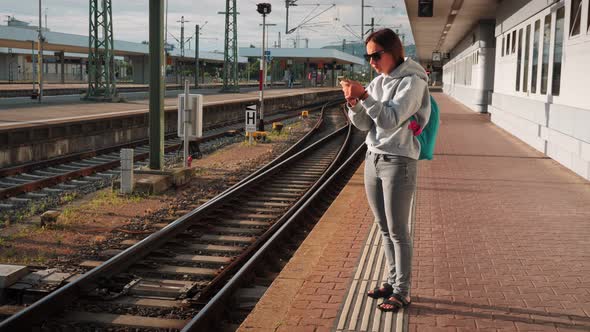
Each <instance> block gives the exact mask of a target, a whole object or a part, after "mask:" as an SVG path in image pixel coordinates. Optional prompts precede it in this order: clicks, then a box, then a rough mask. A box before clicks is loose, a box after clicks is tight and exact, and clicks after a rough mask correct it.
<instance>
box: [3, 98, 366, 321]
mask: <svg viewBox="0 0 590 332" xmlns="http://www.w3.org/2000/svg"><path fill="white" fill-rule="evenodd" d="M336 128H338V129H336ZM362 142H363V135H362V134H360V133H359V132H357V131H356V130H355V129H353V127H351V126H350V124H348V122H347V120H346V117H345V116H344V113H343V112H342V111H341V110H339V109H335V110H334V109H326V110H324V112H323V117H322V120H321V122H320V124H319V125H318V126H317V128H316V130H314V131H312V132H310V133H309V134H308V135H306V136H305V137H304V139H302V141H301V142H300V143H298V144H297V146H296V147H295V148H293V149H291V150H290V151H287V152H286V153H284V154H283V155H281V156H279V157H278V158H277V159H275V160H274V161H273V162H271V163H270V164H269V165H267V166H266V167H264V168H262V169H261V170H259V171H257V172H255V173H254V174H252V175H251V176H249V177H247V178H246V179H244V180H242V181H241V182H240V183H238V184H236V185H234V186H233V187H231V188H229V189H228V190H226V191H225V192H224V193H222V194H220V195H218V196H217V197H215V198H214V199H212V200H210V201H208V202H207V203H205V204H203V205H202V206H200V207H198V208H197V209H195V210H193V211H190V212H189V213H188V214H186V215H184V216H183V217H181V218H179V219H177V220H175V221H173V222H172V223H170V224H169V225H168V226H166V227H164V228H163V229H162V230H160V231H159V232H157V233H154V234H152V235H150V236H149V237H147V238H145V239H143V240H141V241H138V242H137V243H135V244H133V243H134V241H129V242H128V244H133V245H132V246H131V247H129V248H127V249H125V250H123V251H122V252H120V253H118V254H116V255H115V256H114V257H109V254H105V255H104V256H103V257H104V260H105V261H100V260H99V261H97V262H96V265H97V267H96V268H94V269H93V270H91V271H89V272H88V273H86V274H84V275H82V276H81V277H80V278H78V279H77V280H75V281H73V282H71V283H69V284H67V285H66V286H64V287H62V288H60V289H59V290H57V291H56V292H54V293H52V294H50V295H48V296H47V297H45V298H43V299H42V300H40V301H38V302H36V303H35V304H33V305H32V306H30V307H28V308H27V309H25V310H23V311H21V312H19V313H18V314H16V315H14V316H12V317H10V318H8V319H7V320H5V321H4V322H2V323H1V324H0V331H20V330H23V331H24V330H31V329H33V328H40V330H41V331H44V330H45V331H54V330H59V329H62V330H63V329H66V330H67V329H68V328H88V327H91V328H107V329H108V330H111V329H112V330H115V331H117V330H126V329H134V330H139V331H153V330H170V331H175V330H186V331H207V330H208V327H205V326H208V325H209V324H211V322H212V321H215V319H213V317H216V316H217V315H219V310H220V308H224V306H225V305H224V302H225V301H227V299H228V297H229V296H231V294H232V292H234V291H235V290H236V289H237V287H239V285H240V284H242V283H243V282H245V281H244V280H247V278H246V276H251V275H252V269H253V268H254V267H255V266H256V265H257V264H260V259H261V257H264V256H265V255H267V253H266V252H267V251H268V250H270V249H269V248H272V246H274V245H276V240H277V239H280V238H281V237H284V236H287V237H288V236H289V235H288V230H289V229H290V227H293V225H294V224H295V223H296V221H297V220H300V219H301V218H302V216H303V219H307V221H308V222H309V220H310V219H313V218H311V215H314V214H316V215H317V211H318V210H317V206H314V204H316V203H314V202H316V201H320V202H322V201H323V203H322V204H323V205H326V198H328V197H331V198H333V197H334V196H335V195H334V188H332V187H334V186H335V184H334V183H335V180H336V179H339V178H340V179H341V180H342V179H344V178H345V176H344V175H343V174H344V173H345V172H346V170H347V169H348V172H349V173H350V169H354V168H355V167H354V166H355V165H357V166H358V161H359V160H360V159H361V158H360V156H361V150H362V149H363V147H364V146H363V144H362ZM330 186H332V187H330ZM336 186H338V185H336ZM326 190H328V191H330V190H331V191H332V192H331V193H329V194H326V195H325V196H322V195H321V193H322V191H326ZM273 243H274V244H273ZM99 258H101V257H99ZM256 261H258V263H256Z"/></svg>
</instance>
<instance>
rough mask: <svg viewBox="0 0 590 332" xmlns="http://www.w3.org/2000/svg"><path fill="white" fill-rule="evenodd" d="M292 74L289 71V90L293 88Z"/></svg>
mask: <svg viewBox="0 0 590 332" xmlns="http://www.w3.org/2000/svg"><path fill="white" fill-rule="evenodd" d="M293 76H294V75H293V72H292V71H290V70H289V89H291V88H292V87H293Z"/></svg>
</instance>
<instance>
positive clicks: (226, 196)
mask: <svg viewBox="0 0 590 332" xmlns="http://www.w3.org/2000/svg"><path fill="white" fill-rule="evenodd" d="M346 128H347V127H342V128H341V129H340V130H338V131H336V132H334V133H332V134H330V135H328V136H327V137H324V138H322V139H321V140H320V141H318V142H316V143H314V144H312V145H310V146H309V147H307V148H305V149H303V150H302V151H300V152H298V153H295V154H294V155H292V156H290V157H288V158H286V159H285V160H283V161H280V162H279V163H278V164H277V165H275V166H274V167H272V168H270V169H267V170H266V171H264V172H261V173H260V174H259V175H257V176H256V177H253V178H250V179H247V180H246V181H241V182H240V183H241V184H240V185H235V186H233V187H231V188H229V189H228V190H226V191H225V192H223V193H222V194H220V195H218V196H217V197H215V198H213V199H212V200H210V201H208V202H207V203H205V204H203V205H201V206H200V207H198V208H196V209H195V210H193V211H191V212H190V213H188V214H186V215H184V216H182V217H180V218H179V219H177V220H176V221H174V222H172V223H171V224H169V225H168V226H166V227H164V228H163V229H161V230H160V231H158V232H157V233H154V234H151V235H149V236H148V237H147V238H145V239H143V240H141V241H140V242H138V243H136V244H135V245H133V246H131V247H130V248H127V249H126V250H124V251H123V252H121V253H120V254H118V255H116V256H114V257H112V258H110V259H109V260H107V261H106V262H104V263H103V264H101V265H100V266H98V267H96V268H94V269H92V270H91V271H89V272H88V273H86V274H84V275H83V276H82V277H80V278H79V279H77V280H75V281H73V282H71V283H69V284H68V285H66V286H64V287H62V288H60V289H58V290H57V291H55V292H54V293H52V294H50V295H48V296H46V297H45V298H43V299H41V300H39V301H37V302H35V303H34V304H32V305H31V306H30V307H28V308H27V309H25V310H23V311H21V312H19V313H17V314H15V315H13V316H11V317H10V318H8V319H7V320H5V321H3V322H2V323H0V331H19V330H23V329H27V328H30V327H31V326H33V325H34V324H36V323H38V322H40V321H42V320H44V319H45V318H46V317H48V316H51V315H52V314H54V313H55V312H58V311H60V310H61V309H62V308H64V307H65V306H67V305H68V304H70V303H72V302H73V301H74V300H75V299H76V298H78V297H79V296H80V294H82V293H87V292H88V291H90V290H92V289H94V288H95V287H96V285H97V284H99V283H100V281H102V280H105V279H108V278H110V277H112V276H114V275H116V274H118V273H121V272H123V271H124V270H125V269H127V268H129V267H130V266H131V265H133V264H134V263H135V262H137V261H138V260H140V259H142V258H143V257H145V256H146V255H148V254H149V253H150V252H152V251H153V250H155V249H156V248H159V247H161V246H162V245H163V244H165V243H166V242H167V241H169V240H170V239H172V238H173V237H175V236H176V235H178V234H179V233H181V232H183V231H185V230H186V229H187V228H189V227H190V226H192V225H193V222H194V221H195V220H198V219H199V217H201V216H205V215H206V214H207V213H208V212H211V211H213V210H215V209H216V208H218V207H219V206H221V205H222V204H224V203H226V202H227V200H231V199H232V198H234V197H235V196H237V195H239V194H240V193H243V192H245V191H247V190H248V189H249V188H250V187H251V186H252V185H255V184H257V183H259V182H260V181H262V180H263V178H267V177H268V176H272V175H274V174H276V173H277V172H279V171H280V170H281V169H282V168H284V167H286V166H288V165H289V164H290V163H292V162H293V161H295V160H298V159H301V158H303V157H305V156H306V155H308V154H310V153H311V152H312V151H314V150H315V149H317V148H319V147H321V146H322V145H323V144H324V143H325V142H328V141H330V140H331V139H334V138H335V137H337V136H338V135H342V133H343V131H344V130H346Z"/></svg>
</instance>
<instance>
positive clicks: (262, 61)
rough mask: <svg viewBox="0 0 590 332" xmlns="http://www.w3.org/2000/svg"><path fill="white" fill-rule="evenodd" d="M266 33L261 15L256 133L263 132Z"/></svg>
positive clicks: (264, 17) (264, 18)
mask: <svg viewBox="0 0 590 332" xmlns="http://www.w3.org/2000/svg"><path fill="white" fill-rule="evenodd" d="M265 33H266V14H262V51H261V54H260V82H259V84H258V85H259V90H260V93H259V100H260V119H259V121H258V131H264V84H265V82H266V56H265V54H264V51H265V50H264V48H265V40H266V38H265Z"/></svg>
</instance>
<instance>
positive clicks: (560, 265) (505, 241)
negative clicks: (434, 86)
mask: <svg viewBox="0 0 590 332" xmlns="http://www.w3.org/2000/svg"><path fill="white" fill-rule="evenodd" d="M434 97H435V98H436V100H437V101H438V103H439V106H440V108H441V110H442V124H441V132H440V141H439V143H438V146H437V151H436V154H437V155H436V158H435V161H433V162H421V167H420V173H419V182H418V201H417V204H418V205H417V213H416V214H417V216H416V229H415V235H414V236H415V237H414V247H415V251H414V255H415V256H414V270H413V286H412V289H413V297H414V298H413V301H414V304H413V305H412V306H411V309H410V331H474V330H479V331H590V292H589V290H590V183H589V182H588V181H586V180H584V179H582V178H581V177H578V176H577V175H575V174H574V173H572V172H571V171H569V170H567V169H565V168H564V167H562V166H561V165H559V164H558V163H557V162H555V161H554V160H552V159H549V158H547V157H545V156H544V155H543V154H541V153H539V152H537V151H536V150H534V149H532V148H531V147H529V146H527V145H526V144H524V143H522V142H521V141H519V140H518V139H516V138H514V137H513V136H511V135H509V134H508V133H506V132H505V131H503V130H501V129H499V128H498V127H496V126H494V125H493V124H492V123H491V122H490V121H489V116H488V115H484V114H474V113H472V112H471V111H469V110H467V109H466V108H465V107H463V106H461V105H460V104H458V103H457V102H455V101H453V100H452V99H450V98H448V97H446V96H445V95H443V94H434Z"/></svg>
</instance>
